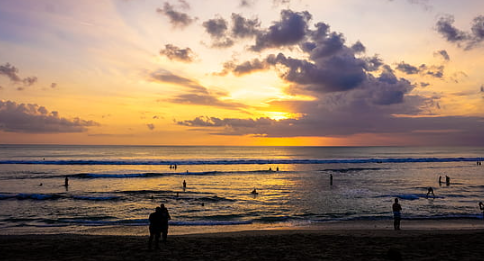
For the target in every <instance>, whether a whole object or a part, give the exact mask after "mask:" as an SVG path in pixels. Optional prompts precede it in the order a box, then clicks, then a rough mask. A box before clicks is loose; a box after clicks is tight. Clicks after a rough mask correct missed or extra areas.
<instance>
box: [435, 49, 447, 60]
mask: <svg viewBox="0 0 484 261" xmlns="http://www.w3.org/2000/svg"><path fill="white" fill-rule="evenodd" d="M434 56H438V57H442V58H443V59H444V60H445V61H450V56H449V54H448V53H447V51H446V50H440V51H437V52H435V53H434Z"/></svg>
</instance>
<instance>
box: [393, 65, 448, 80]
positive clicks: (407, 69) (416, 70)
mask: <svg viewBox="0 0 484 261" xmlns="http://www.w3.org/2000/svg"><path fill="white" fill-rule="evenodd" d="M444 69H445V67H444V66H443V65H439V66H435V65H432V66H427V65H425V64H422V65H420V66H419V67H416V66H413V65H410V64H408V63H405V62H400V63H399V64H398V65H397V67H396V70H398V71H401V72H403V73H406V74H421V75H428V76H432V77H434V78H440V79H441V78H443V77H444Z"/></svg>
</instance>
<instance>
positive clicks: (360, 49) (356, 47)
mask: <svg viewBox="0 0 484 261" xmlns="http://www.w3.org/2000/svg"><path fill="white" fill-rule="evenodd" d="M351 49H353V51H354V52H355V53H365V52H366V47H365V46H364V45H363V44H362V43H361V42H360V41H358V42H356V43H355V44H353V46H351Z"/></svg>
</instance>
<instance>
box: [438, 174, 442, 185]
mask: <svg viewBox="0 0 484 261" xmlns="http://www.w3.org/2000/svg"><path fill="white" fill-rule="evenodd" d="M439 185H440V186H442V176H439Z"/></svg>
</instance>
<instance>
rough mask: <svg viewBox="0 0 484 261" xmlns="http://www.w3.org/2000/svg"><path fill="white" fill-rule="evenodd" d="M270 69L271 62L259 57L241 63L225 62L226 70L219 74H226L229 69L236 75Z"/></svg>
mask: <svg viewBox="0 0 484 261" xmlns="http://www.w3.org/2000/svg"><path fill="white" fill-rule="evenodd" d="M266 69H269V64H268V63H267V62H266V61H261V60H259V59H257V58H256V59H253V60H252V61H245V62H243V63H240V64H236V63H235V62H226V63H225V64H224V70H223V72H222V73H220V74H219V75H225V74H227V73H228V72H229V71H230V72H232V73H233V74H234V75H237V76H242V75H245V74H249V73H253V72H256V71H263V70H266Z"/></svg>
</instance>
